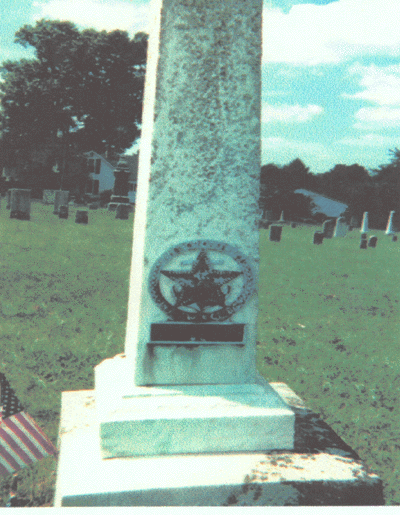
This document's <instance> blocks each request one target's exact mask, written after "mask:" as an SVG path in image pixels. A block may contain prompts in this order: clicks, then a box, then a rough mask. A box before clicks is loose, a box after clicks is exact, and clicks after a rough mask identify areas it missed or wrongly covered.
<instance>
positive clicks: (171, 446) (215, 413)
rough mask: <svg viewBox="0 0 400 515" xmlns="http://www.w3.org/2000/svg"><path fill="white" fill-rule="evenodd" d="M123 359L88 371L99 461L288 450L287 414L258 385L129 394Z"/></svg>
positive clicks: (144, 389) (138, 389) (290, 423)
mask: <svg viewBox="0 0 400 515" xmlns="http://www.w3.org/2000/svg"><path fill="white" fill-rule="evenodd" d="M130 383H132V366H131V364H130V362H129V361H128V359H127V358H126V357H124V355H118V356H115V357H114V358H111V359H106V360H104V361H103V362H102V363H100V364H99V365H97V366H96V367H95V385H96V388H95V391H96V412H97V416H98V420H99V424H100V438H101V453H102V457H103V458H116V457H129V456H158V455H165V454H168V455H173V454H185V453H210V452H240V451H245V452H246V451H263V450H266V449H293V439H294V413H293V411H292V410H291V409H290V408H289V407H288V406H287V405H286V404H285V402H284V401H283V400H282V399H281V398H280V397H279V395H278V394H277V393H276V392H275V391H274V390H273V389H272V388H271V387H270V386H269V384H268V383H267V382H266V381H265V380H264V379H262V378H261V377H259V379H258V384H207V385H199V384H198V385H168V386H159V385H157V386H134V385H133V384H130Z"/></svg>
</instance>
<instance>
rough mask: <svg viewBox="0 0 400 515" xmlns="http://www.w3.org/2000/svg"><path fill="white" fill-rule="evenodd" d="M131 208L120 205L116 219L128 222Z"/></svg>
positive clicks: (127, 205) (126, 205)
mask: <svg viewBox="0 0 400 515" xmlns="http://www.w3.org/2000/svg"><path fill="white" fill-rule="evenodd" d="M130 212H131V206H130V205H129V204H118V205H117V209H116V212H115V218H117V219H118V220H128V219H129V213H130Z"/></svg>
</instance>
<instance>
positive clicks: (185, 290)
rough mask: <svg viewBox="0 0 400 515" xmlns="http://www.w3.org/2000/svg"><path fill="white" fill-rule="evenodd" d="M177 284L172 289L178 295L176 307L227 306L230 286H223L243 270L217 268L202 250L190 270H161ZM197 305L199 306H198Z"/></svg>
mask: <svg viewBox="0 0 400 515" xmlns="http://www.w3.org/2000/svg"><path fill="white" fill-rule="evenodd" d="M161 273H162V274H163V275H164V276H165V277H168V279H172V280H173V281H174V282H175V284H174V286H173V287H172V291H173V292H174V295H175V297H176V304H175V306H174V307H175V308H178V307H181V306H190V307H194V308H195V309H198V310H199V311H203V310H204V309H205V308H206V307H217V306H221V307H225V305H226V304H225V299H226V295H227V294H228V293H229V291H230V287H229V286H228V287H226V288H225V292H224V291H223V290H224V289H223V286H225V285H226V284H227V283H229V282H230V281H232V280H233V279H236V278H237V277H238V276H239V275H242V274H243V272H237V271H233V270H215V269H213V268H212V263H211V261H210V258H209V257H208V255H207V252H206V251H205V250H201V251H200V253H199V255H198V256H197V258H196V260H195V261H194V263H193V266H192V269H191V271H190V272H182V271H174V270H161ZM196 306H197V307H196Z"/></svg>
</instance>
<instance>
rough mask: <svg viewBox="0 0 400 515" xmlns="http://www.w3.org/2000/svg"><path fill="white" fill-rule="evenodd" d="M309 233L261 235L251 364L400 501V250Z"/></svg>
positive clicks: (381, 238) (382, 239)
mask: <svg viewBox="0 0 400 515" xmlns="http://www.w3.org/2000/svg"><path fill="white" fill-rule="evenodd" d="M313 230H314V229H311V228H306V227H303V228H298V229H290V228H289V227H286V228H285V229H284V233H283V237H282V241H281V242H280V243H271V242H269V241H268V231H265V230H262V231H260V234H261V247H260V251H261V252H260V253H261V271H260V276H261V281H260V292H259V300H260V311H259V332H258V340H259V345H258V356H257V366H258V369H259V371H260V372H261V373H262V374H263V376H264V377H265V378H266V379H267V380H269V381H284V382H286V383H287V384H288V385H289V386H290V387H291V388H292V389H293V390H294V391H295V392H296V393H297V394H298V395H300V396H301V397H302V398H303V399H304V400H305V401H306V403H307V405H308V406H309V407H311V408H313V409H314V410H315V411H316V412H317V413H320V414H321V416H322V417H323V418H324V419H325V420H326V421H327V422H328V423H329V424H330V425H331V426H332V427H333V429H334V430H335V431H336V432H337V433H338V434H339V435H340V436H341V437H342V438H343V439H344V440H345V441H346V443H348V444H349V445H351V446H352V447H353V448H354V449H355V450H356V452H358V453H359V455H360V457H361V458H362V459H363V460H365V463H366V464H367V465H368V467H369V468H370V469H371V470H372V471H373V472H376V473H377V474H378V475H379V476H380V477H381V478H382V480H383V481H384V488H385V499H386V503H387V504H396V505H399V504H400V493H399V489H398V484H399V481H400V441H399V439H398V434H399V418H398V417H399V387H400V374H399V372H400V359H399V353H398V343H399V336H400V317H399V315H400V310H399V293H400V292H399V285H398V277H399V268H400V267H399V257H400V247H399V246H398V244H397V243H393V242H391V241H390V238H388V237H387V236H385V235H384V233H383V232H381V231H373V232H371V233H370V234H376V235H377V236H378V244H377V247H376V248H375V249H372V248H368V249H367V250H361V249H359V241H360V232H359V231H353V232H351V233H349V234H348V235H347V236H346V238H333V239H331V240H324V243H323V244H322V245H320V246H316V245H312V243H311V242H312V234H313Z"/></svg>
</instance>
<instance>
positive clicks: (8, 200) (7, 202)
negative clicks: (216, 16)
mask: <svg viewBox="0 0 400 515" xmlns="http://www.w3.org/2000/svg"><path fill="white" fill-rule="evenodd" d="M10 200H11V189H9V190H7V193H6V209H10Z"/></svg>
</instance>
